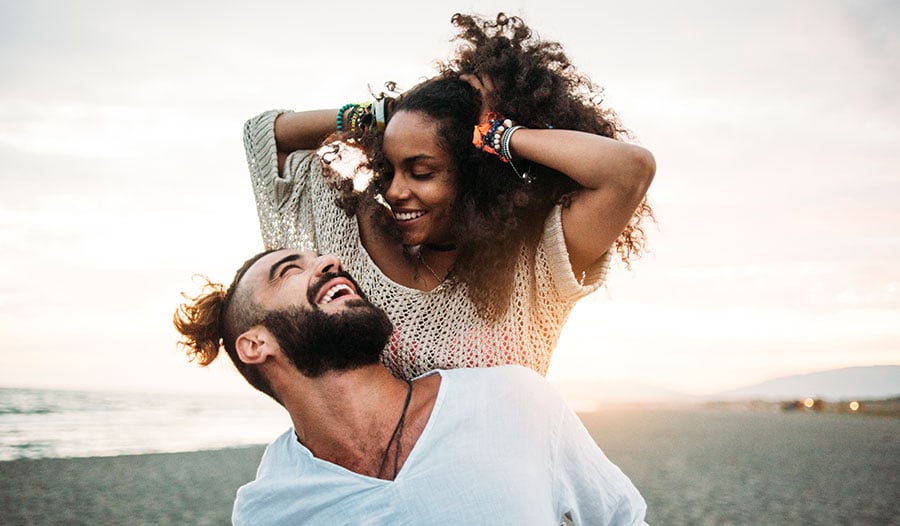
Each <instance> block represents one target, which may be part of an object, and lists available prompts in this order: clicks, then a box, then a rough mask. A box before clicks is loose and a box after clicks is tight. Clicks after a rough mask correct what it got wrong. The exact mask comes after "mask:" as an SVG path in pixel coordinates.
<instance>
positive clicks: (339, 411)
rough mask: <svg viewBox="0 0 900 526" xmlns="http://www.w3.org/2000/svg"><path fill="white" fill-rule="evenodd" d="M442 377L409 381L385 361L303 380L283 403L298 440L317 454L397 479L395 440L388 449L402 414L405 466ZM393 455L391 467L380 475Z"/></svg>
mask: <svg viewBox="0 0 900 526" xmlns="http://www.w3.org/2000/svg"><path fill="white" fill-rule="evenodd" d="M439 385H440V375H430V376H428V377H425V378H422V379H420V380H417V381H416V382H415V385H414V387H413V388H412V398H411V400H410V402H409V404H408V407H406V406H407V404H406V398H407V394H408V393H409V384H407V382H406V381H404V380H400V379H398V378H396V377H394V376H393V375H392V374H391V373H390V372H388V370H387V369H385V368H384V367H383V366H382V365H380V364H379V365H375V366H369V367H363V368H359V369H354V370H351V371H341V372H330V373H326V374H325V375H323V376H321V377H319V378H305V377H304V378H302V379H298V381H296V382H293V385H292V387H288V388H287V389H286V391H287V392H286V393H285V396H284V397H283V401H284V404H285V408H286V409H287V410H288V413H290V415H291V420H292V421H293V423H294V430H295V432H296V433H297V438H298V440H299V441H300V442H301V443H302V444H303V445H304V446H306V448H307V449H309V450H310V451H311V452H312V453H313V455H314V456H316V457H317V458H319V459H321V460H326V461H329V462H332V463H334V464H338V465H340V466H343V467H345V468H347V469H349V470H351V471H355V472H357V473H360V474H363V475H368V476H372V477H379V476H381V477H382V478H388V479H392V478H393V466H394V456H395V454H396V451H394V449H396V444H393V445H392V446H391V448H392V451H389V452H388V451H386V450H387V446H388V445H389V444H388V443H389V442H390V440H391V435H392V432H393V431H394V430H395V429H396V428H397V427H398V423H399V421H400V419H401V416H402V417H403V420H404V422H403V425H402V429H401V434H400V437H398V438H396V440H399V441H400V447H399V451H400V455H399V457H398V458H397V465H402V463H403V461H404V460H405V458H406V456H407V455H409V451H410V450H411V449H412V447H413V446H414V445H415V442H416V440H418V437H419V435H420V434H421V431H422V429H423V428H424V426H425V423H427V421H428V417H429V415H430V414H431V409H432V408H433V406H434V401H435V398H436V396H437V390H438V386H439ZM386 458H389V459H390V466H391V469H390V470H388V471H389V472H388V473H384V472H382V473H381V474H380V475H379V473H378V470H379V467H380V466H381V465H382V464H383V463H384V462H383V461H384V460H385V459H386Z"/></svg>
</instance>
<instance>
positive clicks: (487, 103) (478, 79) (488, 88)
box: [459, 73, 495, 115]
mask: <svg viewBox="0 0 900 526" xmlns="http://www.w3.org/2000/svg"><path fill="white" fill-rule="evenodd" d="M459 78H460V80H464V81H466V82H468V83H469V85H471V86H472V87H473V88H475V89H476V90H478V93H480V94H481V114H482V115H484V114H487V113H490V112H491V111H492V110H493V108H494V101H495V98H494V97H495V95H494V81H492V80H491V78H490V77H488V76H484V77H482V76H480V75H475V74H472V73H466V74H464V75H460V76H459Z"/></svg>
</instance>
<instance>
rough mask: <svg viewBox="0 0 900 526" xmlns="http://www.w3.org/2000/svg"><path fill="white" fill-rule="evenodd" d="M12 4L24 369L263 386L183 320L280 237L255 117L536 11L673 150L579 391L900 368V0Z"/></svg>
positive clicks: (161, 385)
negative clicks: (200, 345) (252, 176)
mask: <svg viewBox="0 0 900 526" xmlns="http://www.w3.org/2000/svg"><path fill="white" fill-rule="evenodd" d="M305 4H309V3H307V2H303V3H301V2H296V1H294V2H277V1H260V2H254V3H252V6H251V3H249V2H228V1H216V2H212V1H204V2H174V1H171V0H159V1H157V2H137V1H133V0H125V1H115V2H113V1H103V0H84V1H80V2H67V1H63V0H37V1H29V2H17V1H12V0H0V253H2V265H0V339H2V342H3V344H2V345H0V364H2V366H0V386H29V387H48V388H51V387H52V388H66V389H71V388H76V389H103V390H112V389H129V390H150V391H154V390H165V391H190V392H200V393H211V394H212V393H218V392H247V391H249V387H247V386H246V384H245V383H244V381H243V379H241V378H240V377H239V376H238V375H237V373H235V372H234V371H233V368H232V366H231V365H230V363H228V362H227V360H217V362H219V363H217V365H215V366H214V367H211V368H208V369H200V368H198V367H196V366H195V365H194V364H189V363H187V360H186V359H185V357H184V355H183V354H181V353H180V351H179V350H178V348H177V347H176V345H175V342H176V341H177V334H176V333H175V330H174V329H173V328H172V325H171V316H172V313H173V311H174V309H175V307H176V306H177V305H178V303H179V302H180V301H181V299H182V298H181V296H180V294H181V292H182V291H185V292H196V290H197V286H198V285H197V280H196V278H194V275H195V274H203V275H206V276H209V277H210V278H212V279H214V280H216V281H223V282H226V283H227V282H230V280H231V277H232V276H233V272H234V269H235V268H236V267H237V266H238V265H239V264H240V263H241V262H242V261H243V260H244V259H246V258H247V257H248V256H249V255H251V254H253V253H255V252H257V251H258V250H259V249H261V246H262V244H261V240H260V237H259V233H258V222H257V217H256V211H255V208H254V203H253V197H252V192H251V188H250V182H249V178H248V172H247V167H246V161H245V157H244V151H243V145H242V125H243V122H244V121H245V120H246V119H248V118H249V117H251V116H253V115H255V114H257V113H260V112H262V111H264V110H267V109H272V108H283V109H294V110H303V109H319V108H337V107H338V106H340V105H342V104H343V103H345V102H351V101H360V100H365V98H366V97H367V95H368V87H367V86H372V87H373V89H376V90H378V89H380V86H381V85H383V83H384V82H386V81H390V80H393V81H397V82H398V84H399V85H400V86H401V87H408V86H411V85H413V84H414V83H415V82H417V81H418V80H421V79H422V78H425V77H427V76H429V75H432V74H433V73H434V72H435V68H434V63H435V61H436V60H442V59H447V58H448V57H449V56H450V53H451V51H452V49H453V47H452V44H451V42H450V38H451V37H452V28H451V25H450V17H451V16H452V14H453V13H454V12H456V11H463V12H475V13H480V14H485V15H492V14H495V13H496V12H498V11H501V10H502V11H505V12H507V13H509V14H516V15H520V16H523V17H524V18H525V20H526V22H528V23H529V24H530V25H531V26H532V27H534V28H535V29H536V30H537V32H538V34H539V35H540V36H541V37H542V38H544V39H546V40H555V41H559V42H561V43H562V44H563V46H564V47H565V49H566V51H567V52H568V53H569V56H570V58H571V59H572V61H573V62H574V63H575V64H576V65H577V66H578V68H579V70H580V71H582V72H583V73H585V74H587V75H589V76H590V77H591V78H592V79H593V80H594V81H595V82H596V83H598V84H600V85H602V86H604V88H605V104H606V105H607V106H609V107H611V108H612V109H614V110H615V111H616V112H617V113H618V114H619V116H620V118H621V120H622V121H623V123H624V124H625V126H626V127H627V128H628V129H629V130H631V132H632V133H633V137H634V138H633V139H632V140H633V141H635V142H637V143H639V144H641V145H643V146H644V147H646V148H648V149H649V150H650V151H652V152H653V154H654V155H655V157H656V161H657V175H656V179H655V181H654V183H653V185H652V187H651V189H650V192H649V194H648V195H649V199H650V203H651V205H652V206H653V207H654V210H655V213H656V216H657V223H656V224H650V225H649V226H648V229H647V236H648V238H649V253H648V254H647V255H646V256H645V257H644V258H642V259H640V260H638V261H636V262H635V263H634V264H633V266H632V268H631V270H627V269H625V268H623V267H622V266H617V267H614V269H613V274H612V277H611V279H610V281H609V283H608V285H607V287H606V288H605V289H603V290H602V291H600V292H599V293H597V294H594V295H592V296H590V297H588V298H586V299H585V300H583V301H582V302H581V303H580V304H579V305H578V306H577V307H576V309H575V310H574V312H573V313H572V315H571V317H570V320H569V322H568V324H567V326H566V328H565V330H564V333H563V336H562V338H561V340H560V343H559V347H558V350H557V351H556V353H555V355H554V357H553V360H552V363H551V369H550V373H549V378H550V380H551V381H553V382H554V383H557V384H576V383H581V384H589V385H594V386H598V388H600V387H603V388H606V389H622V390H627V389H631V390H638V391H640V390H647V391H648V392H649V391H650V390H653V389H669V390H673V391H677V392H681V393H688V394H694V395H703V394H710V393H714V392H717V391H720V390H724V389H731V388H736V387H741V386H744V385H748V384H752V383H756V382H759V381H763V380H767V379H770V378H773V377H778V376H783V375H790V374H800V373H806V372H814V371H821V370H826V369H831V368H838V367H847V366H858V365H876V364H900V265H898V264H897V261H898V260H900V206H898V204H900V90H898V88H897V86H898V85H900V73H898V72H900V36H898V33H897V31H896V28H897V27H900V4H898V3H897V2H894V1H892V0H871V1H861V0H860V1H850V0H843V1H838V0H797V1H794V2H782V1H768V0H764V1H752V2H751V1H749V0H747V1H738V0H725V1H722V2H713V3H710V2H706V1H698V0H684V1H681V2H665V1H663V0H657V1H641V0H639V1H635V2H607V1H599V2H594V3H592V4H591V6H592V7H591V10H590V12H589V13H585V11H584V8H583V7H582V6H583V5H584V3H583V2H580V1H569V0H559V1H556V2H529V1H519V2H507V3H499V2H493V1H480V2H457V3H451V2H442V3H439V4H438V3H434V4H435V5H432V4H431V3H428V2H391V1H382V2H378V3H377V4H376V3H363V2H357V1H350V2H340V3H319V4H317V5H305Z"/></svg>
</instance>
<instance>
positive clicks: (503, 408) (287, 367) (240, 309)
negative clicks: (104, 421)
mask: <svg viewBox="0 0 900 526" xmlns="http://www.w3.org/2000/svg"><path fill="white" fill-rule="evenodd" d="M175 325H176V327H177V328H178V329H179V331H180V332H181V333H182V335H183V336H184V338H183V340H182V344H183V345H184V346H185V347H186V348H187V350H188V353H189V354H190V355H191V356H192V357H194V358H197V359H198V360H199V361H200V363H201V364H202V365H206V364H208V363H210V362H211V361H212V360H213V359H214V358H215V357H216V355H217V353H218V351H219V348H220V346H222V347H224V348H225V350H226V351H227V352H228V354H229V356H230V357H231V359H232V361H233V362H234V364H235V366H237V368H238V370H239V371H240V372H241V373H242V374H243V375H244V377H245V378H246V379H247V381H248V382H250V384H251V385H253V386H254V387H256V388H257V389H259V390H261V391H263V392H265V393H266V394H268V395H269V396H271V397H272V398H274V399H275V400H276V401H278V402H279V403H280V404H281V405H282V406H284V408H285V409H286V410H287V411H288V413H289V414H290V417H291V420H292V422H293V428H292V429H289V430H288V431H287V432H285V433H284V434H283V435H281V436H280V437H278V438H277V439H276V440H275V441H274V442H272V443H271V444H270V445H269V447H268V448H267V449H266V452H265V455H264V456H263V458H262V461H261V463H260V466H259V470H258V472H257V477H256V480H254V481H253V482H251V483H249V484H247V485H245V486H243V487H241V488H240V489H239V490H238V494H237V499H236V501H235V504H234V512H233V516H232V520H233V522H234V524H254V525H259V524H298V523H307V522H308V523H313V524H345V523H351V524H392V525H393V524H417V525H418V524H441V525H444V524H448V523H450V524H487V523H503V524H560V523H561V522H562V521H563V520H564V518H566V519H567V518H571V519H572V520H573V521H574V522H575V523H576V524H592V525H593V524H641V523H642V522H643V518H644V513H645V508H646V507H645V504H644V501H643V499H642V498H641V496H640V494H639V493H638V491H637V490H636V489H635V488H634V486H633V485H632V484H631V482H630V481H629V480H628V478H627V477H626V476H625V475H624V474H623V473H622V472H621V471H620V470H619V469H618V468H617V467H616V466H615V465H613V464H612V463H611V462H610V461H609V460H608V459H607V458H606V457H605V456H604V454H603V453H602V452H601V451H600V449H599V448H598V447H597V445H596V444H595V443H594V441H593V440H592V439H591V437H590V435H589V434H588V433H587V430H585V428H584V426H583V425H582V424H581V422H580V420H579V419H578V417H577V416H576V415H575V414H574V413H573V412H572V411H571V410H569V409H568V408H567V407H566V405H565V403H564V402H563V400H562V399H561V398H560V396H559V395H558V394H557V393H556V391H555V390H553V389H552V388H551V387H550V386H549V384H547V383H546V381H545V380H544V379H543V377H541V376H540V375H538V374H537V373H535V372H533V371H531V370H530V369H526V368H524V367H519V366H503V367H494V368H487V369H457V370H445V371H434V372H432V373H429V374H426V375H424V376H421V377H418V378H415V379H413V380H401V379H398V378H395V377H394V376H393V375H391V373H390V372H388V370H387V369H385V368H384V367H383V366H382V365H381V363H380V360H379V355H380V352H381V350H382V348H383V347H384V345H385V343H386V342H387V340H388V338H390V335H391V332H392V327H391V323H390V321H389V320H388V319H387V317H386V315H385V314H384V312H383V311H381V310H380V309H378V308H376V307H374V306H373V305H372V304H371V303H369V302H368V300H366V299H365V296H364V295H363V292H362V291H360V290H359V288H358V286H357V284H356V282H355V281H354V280H353V278H352V277H351V276H350V275H349V274H347V273H346V272H344V271H343V270H342V269H341V263H340V260H339V259H338V258H337V257H336V256H334V255H324V256H317V255H316V254H315V253H312V252H301V251H296V250H279V251H271V252H265V253H262V254H259V255H257V256H255V257H253V258H251V259H250V260H248V261H247V263H245V264H244V266H243V267H242V268H241V269H240V270H238V272H237V274H236V276H235V278H234V281H233V282H232V284H231V286H230V287H229V288H228V289H227V290H225V289H224V287H222V286H221V285H214V284H209V287H208V289H207V290H206V291H205V292H203V293H201V294H200V295H199V296H197V297H196V298H193V299H191V300H189V302H188V303H185V304H183V305H182V306H181V307H180V308H179V310H178V311H177V312H176V314H175Z"/></svg>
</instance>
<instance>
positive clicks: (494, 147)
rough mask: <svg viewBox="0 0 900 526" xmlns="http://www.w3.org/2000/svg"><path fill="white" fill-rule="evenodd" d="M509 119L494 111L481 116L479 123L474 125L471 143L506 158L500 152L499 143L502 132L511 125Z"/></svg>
mask: <svg viewBox="0 0 900 526" xmlns="http://www.w3.org/2000/svg"><path fill="white" fill-rule="evenodd" d="M512 125H513V123H512V121H511V120H509V119H507V118H505V117H504V116H503V115H500V114H499V113H496V112H493V111H492V112H490V113H488V114H486V115H485V116H484V117H483V118H482V122H481V124H479V125H478V126H476V127H475V132H474V134H473V136H472V144H474V145H475V147H476V148H478V149H480V150H486V151H488V153H493V154H494V155H497V156H498V157H500V158H501V159H503V160H504V161H506V159H505V158H504V157H503V155H501V154H500V143H501V139H502V137H503V135H502V134H503V132H504V131H505V130H506V129H508V128H510V127H512Z"/></svg>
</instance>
